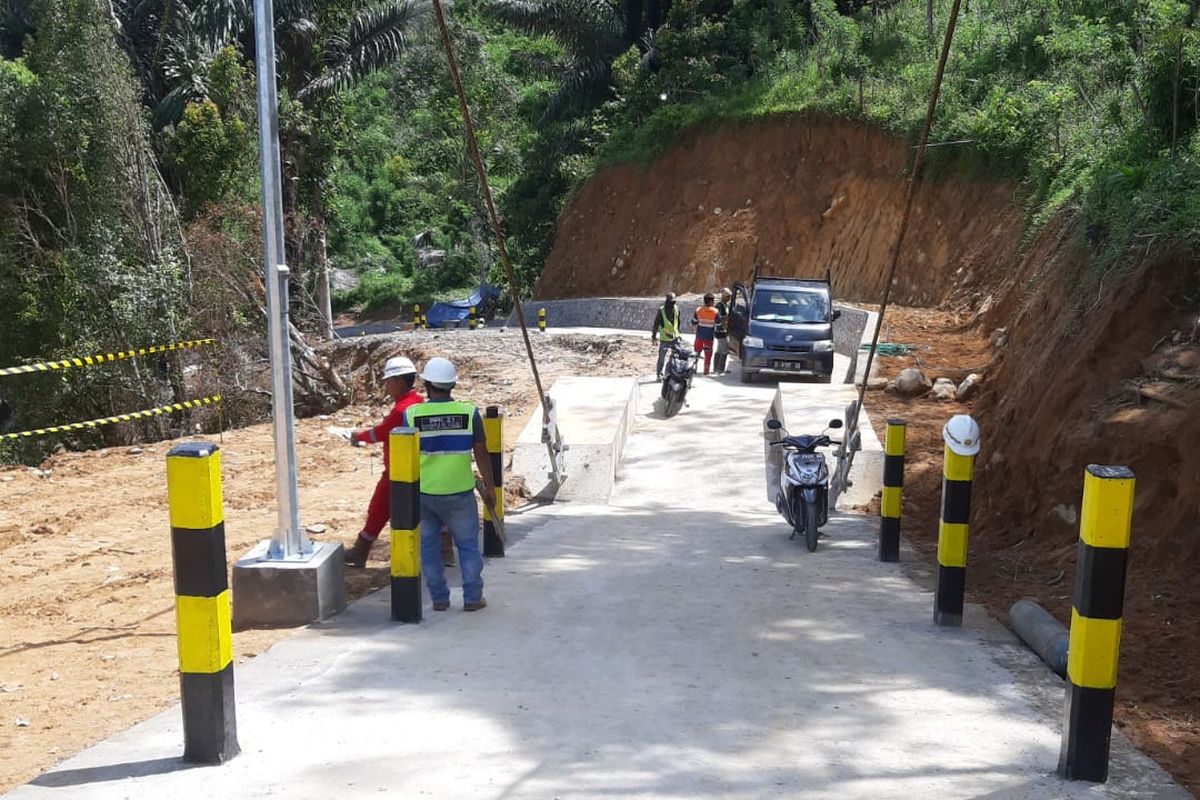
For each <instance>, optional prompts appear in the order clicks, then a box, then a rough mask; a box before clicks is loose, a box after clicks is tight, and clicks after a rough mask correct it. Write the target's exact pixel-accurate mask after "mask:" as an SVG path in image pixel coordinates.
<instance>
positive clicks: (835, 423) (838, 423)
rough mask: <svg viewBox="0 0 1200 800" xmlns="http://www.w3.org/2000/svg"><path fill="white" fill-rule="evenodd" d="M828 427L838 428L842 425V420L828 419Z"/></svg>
mask: <svg viewBox="0 0 1200 800" xmlns="http://www.w3.org/2000/svg"><path fill="white" fill-rule="evenodd" d="M829 427H831V428H834V429H837V428H840V427H842V421H841V420H840V419H831V420H829Z"/></svg>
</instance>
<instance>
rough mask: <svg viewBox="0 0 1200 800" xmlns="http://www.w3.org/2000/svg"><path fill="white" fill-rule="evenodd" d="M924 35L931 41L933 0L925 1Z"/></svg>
mask: <svg viewBox="0 0 1200 800" xmlns="http://www.w3.org/2000/svg"><path fill="white" fill-rule="evenodd" d="M925 35H926V36H927V37H928V38H929V41H931V42H932V41H933V0H925Z"/></svg>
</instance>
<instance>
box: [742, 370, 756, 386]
mask: <svg viewBox="0 0 1200 800" xmlns="http://www.w3.org/2000/svg"><path fill="white" fill-rule="evenodd" d="M742 383H754V373H753V372H751V371H750V370H748V369H743V370H742Z"/></svg>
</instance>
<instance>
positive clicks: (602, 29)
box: [490, 0, 671, 118]
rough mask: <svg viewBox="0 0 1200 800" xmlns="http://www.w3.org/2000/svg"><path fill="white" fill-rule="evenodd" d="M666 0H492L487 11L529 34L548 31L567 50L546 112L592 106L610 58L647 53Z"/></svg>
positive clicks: (604, 92)
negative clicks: (634, 49)
mask: <svg viewBox="0 0 1200 800" xmlns="http://www.w3.org/2000/svg"><path fill="white" fill-rule="evenodd" d="M670 1H671V0H496V2H495V3H494V4H493V5H492V6H491V8H490V10H491V12H492V13H493V14H494V15H495V16H496V17H497V18H499V19H500V20H502V21H504V22H507V23H509V24H510V25H514V26H516V27H518V28H521V29H522V30H525V31H528V32H529V33H534V34H540V35H543V36H549V37H550V38H552V39H554V40H556V41H557V42H558V43H559V44H561V45H562V47H563V48H564V49H565V50H566V51H567V55H568V59H569V63H568V64H567V65H566V67H565V69H564V70H563V75H562V84H561V85H560V86H559V88H558V90H557V91H556V92H555V93H554V95H553V96H551V98H550V102H549V104H548V106H547V108H546V117H547V118H554V117H558V116H560V115H561V114H562V113H563V112H564V111H566V110H567V109H569V108H582V109H588V108H594V107H595V106H597V105H599V104H600V103H602V102H604V100H606V99H608V97H609V96H611V93H612V65H613V62H614V61H615V60H616V59H617V58H618V57H619V56H620V55H621V54H623V53H625V52H626V51H628V50H629V48H630V47H637V48H638V50H639V51H641V53H642V54H643V59H644V61H649V60H651V59H652V57H653V50H654V34H655V33H656V32H657V31H658V29H659V27H661V26H662V24H663V23H664V22H665V20H666V16H667V13H668V11H669V10H670Z"/></svg>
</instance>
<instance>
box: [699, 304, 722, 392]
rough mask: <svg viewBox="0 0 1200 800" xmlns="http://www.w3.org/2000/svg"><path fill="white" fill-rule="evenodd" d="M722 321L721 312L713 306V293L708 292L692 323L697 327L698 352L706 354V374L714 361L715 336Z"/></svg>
mask: <svg viewBox="0 0 1200 800" xmlns="http://www.w3.org/2000/svg"><path fill="white" fill-rule="evenodd" d="M720 322H721V312H719V311H717V309H716V308H714V307H713V294H712V292H708V293H707V294H705V295H704V305H702V306H700V308H697V309H696V313H695V314H692V325H693V326H694V327H695V329H696V352H697V353H703V354H704V374H705V375H707V374H708V368H709V365H710V364H711V363H712V355H713V337H714V336H715V335H716V330H717V325H719V324H720Z"/></svg>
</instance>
